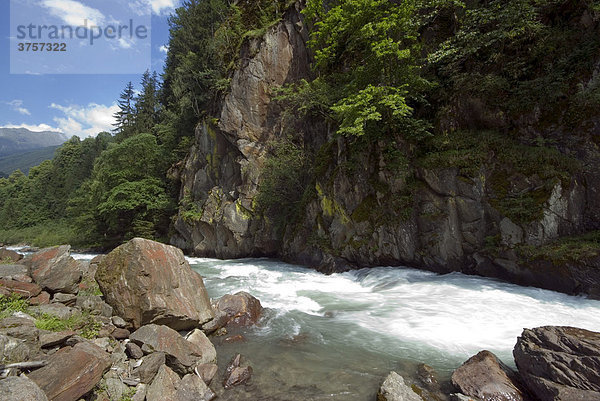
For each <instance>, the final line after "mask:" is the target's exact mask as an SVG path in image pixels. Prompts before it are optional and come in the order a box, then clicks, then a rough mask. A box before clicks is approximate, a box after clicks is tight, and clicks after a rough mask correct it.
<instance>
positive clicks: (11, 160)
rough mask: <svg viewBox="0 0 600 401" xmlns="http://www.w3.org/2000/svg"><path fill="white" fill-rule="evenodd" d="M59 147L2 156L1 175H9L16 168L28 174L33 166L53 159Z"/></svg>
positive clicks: (0, 158) (0, 162) (0, 161)
mask: <svg viewBox="0 0 600 401" xmlns="http://www.w3.org/2000/svg"><path fill="white" fill-rule="evenodd" d="M58 148H59V147H58V146H49V147H47V148H41V149H36V150H33V151H27V152H19V153H15V154H11V155H9V156H3V157H0V176H2V175H4V176H6V177H8V176H9V175H10V174H11V173H12V172H13V171H15V170H21V171H22V172H23V173H25V174H28V172H29V169H30V168H31V167H34V166H37V165H39V164H40V163H41V162H43V161H44V160H51V159H52V158H53V157H54V153H55V152H56V149H58Z"/></svg>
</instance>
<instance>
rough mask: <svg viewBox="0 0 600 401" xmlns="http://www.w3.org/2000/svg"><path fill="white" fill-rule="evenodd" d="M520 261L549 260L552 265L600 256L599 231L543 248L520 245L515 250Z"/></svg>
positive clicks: (557, 241) (565, 238) (559, 241)
mask: <svg viewBox="0 0 600 401" xmlns="http://www.w3.org/2000/svg"><path fill="white" fill-rule="evenodd" d="M516 250H517V252H518V254H519V255H520V257H521V259H523V260H524V261H527V262H531V261H534V260H550V261H552V263H554V264H563V263H567V262H580V261H583V260H585V259H588V258H593V257H596V256H598V255H600V231H590V232H588V233H586V234H583V235H579V236H574V237H564V238H560V239H558V240H556V241H554V242H552V243H550V244H547V245H543V246H537V247H536V246H531V245H522V246H520V247H518V248H517V249H516Z"/></svg>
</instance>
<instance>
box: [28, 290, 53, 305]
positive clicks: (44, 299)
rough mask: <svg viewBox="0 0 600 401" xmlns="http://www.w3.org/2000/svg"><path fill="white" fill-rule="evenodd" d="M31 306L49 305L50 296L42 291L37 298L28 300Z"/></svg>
mask: <svg viewBox="0 0 600 401" xmlns="http://www.w3.org/2000/svg"><path fill="white" fill-rule="evenodd" d="M29 303H30V304H31V305H48V304H49V303H50V294H48V293H47V292H46V291H42V292H41V293H40V295H38V296H37V297H33V298H29Z"/></svg>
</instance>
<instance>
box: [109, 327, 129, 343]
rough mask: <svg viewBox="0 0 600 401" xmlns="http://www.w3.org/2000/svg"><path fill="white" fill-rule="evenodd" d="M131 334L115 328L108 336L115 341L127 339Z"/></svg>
mask: <svg viewBox="0 0 600 401" xmlns="http://www.w3.org/2000/svg"><path fill="white" fill-rule="evenodd" d="M130 334H131V333H130V332H129V330H127V329H120V328H118V327H117V328H115V329H114V330H113V331H112V333H111V334H110V335H111V337H113V338H114V339H115V340H124V339H126V338H129V335H130Z"/></svg>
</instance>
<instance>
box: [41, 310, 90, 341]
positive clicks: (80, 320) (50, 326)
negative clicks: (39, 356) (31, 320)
mask: <svg viewBox="0 0 600 401" xmlns="http://www.w3.org/2000/svg"><path fill="white" fill-rule="evenodd" d="M35 327H37V328H38V329H40V330H48V331H64V330H73V331H76V332H77V333H79V335H80V336H82V337H83V338H89V339H92V338H95V337H98V330H100V328H101V327H102V324H101V323H100V322H98V321H96V319H94V317H93V316H92V315H90V314H89V312H82V313H78V314H74V315H72V316H71V317H69V318H68V319H59V318H58V317H56V316H51V315H47V314H42V315H39V316H37V318H36V321H35Z"/></svg>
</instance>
